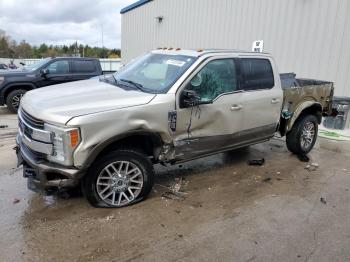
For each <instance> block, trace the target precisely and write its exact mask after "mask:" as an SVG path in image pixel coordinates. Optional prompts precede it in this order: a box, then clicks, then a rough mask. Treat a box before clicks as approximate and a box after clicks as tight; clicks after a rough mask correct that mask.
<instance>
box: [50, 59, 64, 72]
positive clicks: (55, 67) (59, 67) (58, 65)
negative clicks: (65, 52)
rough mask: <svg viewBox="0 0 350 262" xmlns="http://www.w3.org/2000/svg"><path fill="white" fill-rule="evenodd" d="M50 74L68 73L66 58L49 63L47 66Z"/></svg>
mask: <svg viewBox="0 0 350 262" xmlns="http://www.w3.org/2000/svg"><path fill="white" fill-rule="evenodd" d="M46 68H47V69H49V72H50V74H67V73H69V62H68V61H67V60H59V61H56V62H53V63H51V64H50V65H49V66H48V67H46Z"/></svg>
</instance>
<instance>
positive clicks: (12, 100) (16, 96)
mask: <svg viewBox="0 0 350 262" xmlns="http://www.w3.org/2000/svg"><path fill="white" fill-rule="evenodd" d="M26 92H27V90H24V89H17V90H14V91H12V92H10V93H9V94H8V96H7V98H6V105H7V108H8V109H9V110H10V111H11V112H13V113H17V111H18V108H19V104H20V102H21V99H22V96H23V95H24V94H25V93H26Z"/></svg>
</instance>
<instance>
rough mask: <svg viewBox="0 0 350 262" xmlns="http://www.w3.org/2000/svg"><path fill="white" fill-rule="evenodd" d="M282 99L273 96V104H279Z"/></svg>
mask: <svg viewBox="0 0 350 262" xmlns="http://www.w3.org/2000/svg"><path fill="white" fill-rule="evenodd" d="M279 102H280V100H279V99H278V98H272V100H271V104H278V103H279Z"/></svg>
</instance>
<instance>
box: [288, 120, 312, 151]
mask: <svg viewBox="0 0 350 262" xmlns="http://www.w3.org/2000/svg"><path fill="white" fill-rule="evenodd" d="M317 132H318V121H317V118H316V116H314V115H305V116H301V117H299V119H298V120H297V121H296V122H295V123H294V125H293V127H292V129H291V131H290V132H289V133H288V134H287V137H286V142H287V148H288V150H289V151H291V152H292V153H294V154H297V155H306V154H307V153H309V152H310V151H311V149H312V148H313V147H314V145H315V142H316V139H317Z"/></svg>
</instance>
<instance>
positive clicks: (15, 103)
mask: <svg viewBox="0 0 350 262" xmlns="http://www.w3.org/2000/svg"><path fill="white" fill-rule="evenodd" d="M23 95H24V94H18V95H15V96H14V97H12V102H11V104H12V106H13V108H16V109H17V108H18V107H19V103H20V102H21V99H22V96H23Z"/></svg>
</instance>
